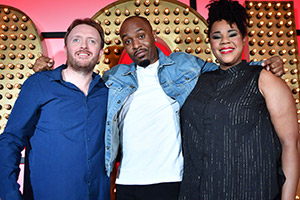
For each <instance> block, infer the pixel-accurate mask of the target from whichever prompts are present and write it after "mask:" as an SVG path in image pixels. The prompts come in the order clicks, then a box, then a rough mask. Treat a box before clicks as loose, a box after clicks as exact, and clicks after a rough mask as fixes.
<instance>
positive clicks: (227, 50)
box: [221, 49, 233, 52]
mask: <svg viewBox="0 0 300 200" xmlns="http://www.w3.org/2000/svg"><path fill="white" fill-rule="evenodd" d="M232 50H233V49H222V50H221V52H229V51H232Z"/></svg>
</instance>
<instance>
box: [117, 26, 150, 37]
mask: <svg viewBox="0 0 300 200" xmlns="http://www.w3.org/2000/svg"><path fill="white" fill-rule="evenodd" d="M139 31H144V29H143V28H139V29H137V30H136V31H135V32H136V33H137V32H139ZM127 35H128V34H123V35H122V36H121V38H124V37H126V36H127Z"/></svg>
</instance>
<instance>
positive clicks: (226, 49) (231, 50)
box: [220, 48, 234, 54]
mask: <svg viewBox="0 0 300 200" xmlns="http://www.w3.org/2000/svg"><path fill="white" fill-rule="evenodd" d="M233 50H234V48H223V49H221V50H220V52H221V53H222V54H228V53H231V52H233Z"/></svg>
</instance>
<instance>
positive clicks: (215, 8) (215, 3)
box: [206, 0, 249, 38]
mask: <svg viewBox="0 0 300 200" xmlns="http://www.w3.org/2000/svg"><path fill="white" fill-rule="evenodd" d="M206 8H208V18H207V23H208V33H207V34H208V37H209V36H210V32H211V27H212V25H213V23H215V22H216V21H221V20H225V21H227V22H228V23H229V24H230V25H232V24H234V23H235V24H236V25H237V27H238V29H239V31H240V32H241V34H242V36H243V38H244V37H245V36H246V35H247V23H248V19H249V15H248V14H247V11H246V9H245V8H244V7H243V6H242V5H241V4H240V3H239V2H238V1H232V0H211V1H210V3H209V4H208V5H207V6H206Z"/></svg>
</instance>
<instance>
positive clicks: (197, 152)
mask: <svg viewBox="0 0 300 200" xmlns="http://www.w3.org/2000/svg"><path fill="white" fill-rule="evenodd" d="M208 7H209V18H208V23H209V38H210V44H211V48H212V51H213V53H214V55H215V56H216V58H217V59H218V61H219V63H220V69H219V70H217V71H214V72H208V73H205V74H203V75H201V76H200V78H199V80H198V83H197V85H196V86H195V88H194V90H193V91H192V93H191V94H190V96H189V97H188V99H187V100H186V102H185V104H184V106H183V107H182V111H181V120H182V121H181V124H182V137H183V154H184V176H183V182H182V184H181V192H180V193H181V195H180V199H187V200H192V199H201V200H205V199H210V200H218V199H222V200H223V199H230V200H233V199H236V200H245V199H253V200H265V199H268V200H269V199H287V200H291V199H294V198H295V193H296V188H297V183H298V177H299V171H300V168H299V166H300V163H299V149H298V148H299V147H298V145H299V134H298V123H297V115H296V107H295V103H294V100H293V97H292V95H291V92H290V90H289V88H288V87H287V85H286V84H285V83H284V81H282V80H281V79H280V78H277V77H275V76H274V75H273V74H272V73H270V72H268V71H266V70H264V69H263V68H261V67H260V66H254V67H253V66H248V63H247V62H246V61H243V60H242V52H243V47H244V45H245V38H246V34H247V29H246V23H247V13H246V11H245V9H244V8H243V7H242V6H241V5H240V4H239V3H238V2H236V1H231V0H219V1H212V2H211V3H210V4H209V5H208Z"/></svg>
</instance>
